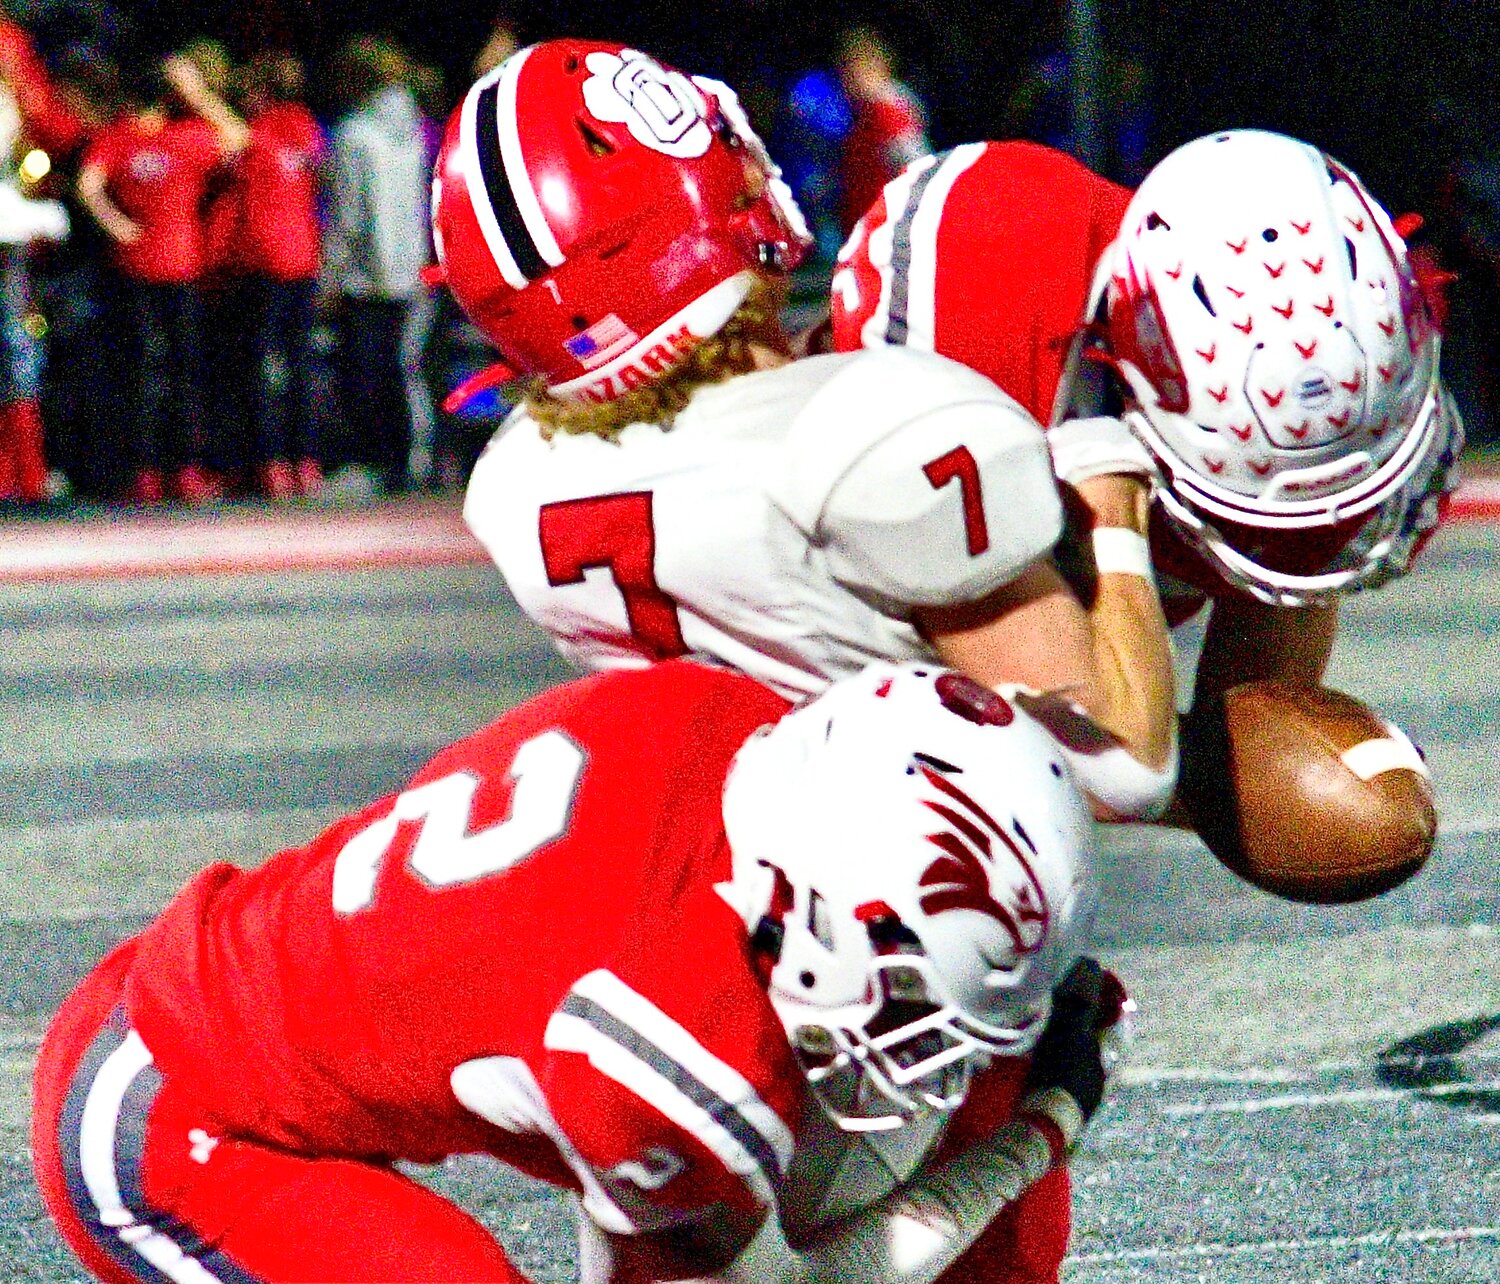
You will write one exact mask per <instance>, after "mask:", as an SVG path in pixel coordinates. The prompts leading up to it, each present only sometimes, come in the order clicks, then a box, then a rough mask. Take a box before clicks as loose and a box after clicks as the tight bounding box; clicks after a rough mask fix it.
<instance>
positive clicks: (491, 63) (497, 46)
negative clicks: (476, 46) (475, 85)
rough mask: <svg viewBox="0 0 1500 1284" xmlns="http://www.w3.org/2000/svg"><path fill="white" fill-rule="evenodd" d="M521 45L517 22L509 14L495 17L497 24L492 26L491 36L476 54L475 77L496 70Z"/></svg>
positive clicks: (477, 77)
mask: <svg viewBox="0 0 1500 1284" xmlns="http://www.w3.org/2000/svg"><path fill="white" fill-rule="evenodd" d="M520 47H521V40H520V37H519V36H518V35H517V34H516V24H515V23H514V22H513V21H512V20H511V17H510V15H509V14H507V13H501V14H500V15H499V16H498V17H497V18H496V19H495V25H494V26H493V27H491V28H490V36H489V39H488V40H486V41H485V42H484V47H483V48H481V49H480V51H479V52H478V53H477V54H475V55H474V66H473V69H472V70H473V73H474V79H475V80H478V79H479V78H480V77H481V76H485V75H488V74H489V73H490V72H492V71H494V70H495V68H496V67H498V66H499V65H500V64H501V63H502V62H504V61H505V60H506V59H507V58H509V57H510V56H511V54H513V53H515V52H516V50H518V49H519V48H520Z"/></svg>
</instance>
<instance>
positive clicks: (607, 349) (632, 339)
mask: <svg viewBox="0 0 1500 1284" xmlns="http://www.w3.org/2000/svg"><path fill="white" fill-rule="evenodd" d="M639 341H640V336H639V335H637V334H636V332H635V331H634V330H632V329H631V328H630V327H629V326H628V325H626V324H625V323H624V322H623V321H621V320H620V318H619V317H617V316H616V315H615V314H614V313H613V312H611V313H610V314H609V315H608V316H607V317H605V318H604V319H603V320H602V321H595V322H594V324H593V325H591V326H589V328H588V329H587V330H582V331H580V332H579V333H578V334H575V335H574V336H573V337H572V338H571V339H564V340H563V347H564V348H566V349H567V350H568V355H569V356H571V357H573V358H574V359H575V360H576V361H578V362H579V363H580V364H581V365H582V366H583V368H584V369H585V370H592V369H594V367H595V366H602V365H604V364H605V363H606V362H608V361H613V360H614V359H615V358H616V357H618V356H620V355H621V354H622V353H624V352H628V351H629V350H630V348H631V346H632V345H634V344H636V343H638V342H639Z"/></svg>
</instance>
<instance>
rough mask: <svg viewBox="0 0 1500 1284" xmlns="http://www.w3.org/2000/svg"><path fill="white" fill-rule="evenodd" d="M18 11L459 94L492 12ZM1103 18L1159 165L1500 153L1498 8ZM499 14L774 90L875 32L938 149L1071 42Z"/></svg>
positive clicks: (718, 12) (878, 6)
mask: <svg viewBox="0 0 1500 1284" xmlns="http://www.w3.org/2000/svg"><path fill="white" fill-rule="evenodd" d="M10 7H11V8H12V9H13V10H15V11H16V12H17V13H18V14H19V15H20V16H22V17H24V18H26V19H27V20H28V21H31V22H33V24H35V25H39V26H40V27H41V28H42V34H43V35H44V36H46V35H47V34H48V31H47V28H48V27H54V28H61V27H63V26H75V25H78V24H81V23H85V22H88V21H89V20H90V18H91V17H92V18H94V20H96V21H97V16H98V15H99V14H101V13H105V12H106V11H108V10H110V9H113V11H114V13H115V15H116V17H115V19H114V22H115V23H116V25H117V26H120V27H124V28H126V29H127V30H131V29H133V30H131V37H132V43H134V44H136V45H138V46H140V47H141V48H143V49H145V50H148V51H150V50H158V51H159V50H162V49H166V48H169V47H171V46H172V45H174V44H177V43H180V42H181V41H183V40H185V39H187V38H189V37H191V36H194V35H198V34H202V33H207V34H211V35H216V36H219V37H221V38H223V39H225V40H227V41H228V42H229V44H230V46H231V48H232V49H233V50H234V51H236V52H238V53H245V52H249V51H251V50H253V49H256V48H260V47H263V46H265V45H268V44H271V45H284V46H291V47H293V48H296V49H298V50H299V51H300V52H302V53H304V54H305V55H307V56H309V57H310V58H311V59H312V61H313V62H314V64H317V63H318V62H319V61H321V60H323V59H325V58H326V57H327V56H328V55H329V54H330V53H331V52H332V50H333V49H334V48H335V47H336V46H337V44H338V42H339V41H340V40H342V39H343V38H344V37H345V36H347V35H348V34H351V33H353V32H357V31H365V30H376V31H383V32H389V33H391V34H394V35H397V36H399V37H400V38H401V39H402V40H403V41H404V42H405V43H406V44H407V45H408V46H409V47H411V48H412V50H413V51H414V52H415V53H416V54H417V55H418V56H419V57H420V58H422V59H423V60H425V61H430V62H434V63H437V64H439V65H440V66H442V67H443V68H444V70H445V71H446V72H447V73H448V75H449V82H450V87H451V88H452V90H453V91H454V92H455V93H456V92H457V91H458V90H460V89H461V88H462V87H463V81H464V79H465V77H466V74H467V68H468V63H469V60H470V59H471V58H472V56H473V54H474V52H475V51H476V50H477V49H478V48H479V46H480V45H481V44H482V43H483V41H484V38H485V36H486V34H487V32H488V30H489V27H490V25H491V23H492V22H493V21H494V19H495V17H496V15H497V13H498V12H499V10H498V8H497V6H495V5H493V4H491V3H486V0H478V2H475V0H447V2H446V3H444V2H443V0H426V2H424V3H410V2H409V0H343V2H340V3H319V2H317V0H171V2H166V3H164V2H163V0H152V2H151V3H147V4H141V3H135V4H132V3H129V2H128V0H117V2H116V3H114V4H113V5H109V4H106V3H105V0H11V2H10ZM1097 7H1098V9H1099V10H1100V16H1101V24H1102V28H1103V36H1104V44H1105V46H1106V48H1107V50H1108V51H1109V53H1110V54H1111V55H1112V56H1113V58H1114V59H1116V60H1117V61H1123V62H1126V63H1133V64H1134V65H1135V68H1134V69H1135V70H1138V72H1139V73H1140V75H1141V76H1143V84H1144V88H1145V93H1146V96H1147V98H1148V101H1149V104H1150V107H1151V117H1152V129H1151V135H1152V137H1151V150H1152V152H1153V155H1152V159H1155V158H1156V157H1157V156H1159V155H1161V154H1163V153H1164V152H1165V151H1167V150H1170V148H1171V147H1173V146H1175V145H1176V144H1177V143H1180V142H1183V141H1185V140H1186V139H1188V138H1191V137H1194V136H1196V135H1198V134H1202V133H1206V132H1208V131H1210V130H1212V129H1217V128H1223V127H1229V126H1239V125H1258V126H1262V127H1266V128H1272V129H1280V130H1283V131H1285V132H1288V133H1292V134H1295V135H1297V136H1299V137H1302V138H1306V139H1307V140H1308V141H1310V142H1314V143H1317V144H1319V145H1320V146H1322V147H1324V148H1326V149H1327V150H1329V151H1331V152H1333V153H1334V154H1335V155H1337V156H1338V157H1339V158H1340V159H1342V160H1344V161H1345V162H1346V163H1348V164H1349V165H1351V166H1352V167H1353V168H1355V169H1357V170H1358V171H1359V172H1360V173H1361V175H1362V176H1363V177H1364V178H1365V180H1366V182H1367V183H1368V184H1369V185H1370V186H1372V187H1373V188H1374V190H1375V191H1376V192H1377V194H1378V195H1380V196H1381V197H1382V198H1383V199H1384V200H1385V201H1386V203H1387V204H1393V205H1397V206H1401V205H1416V204H1421V203H1425V202H1423V201H1422V200H1421V199H1420V198H1422V197H1423V196H1430V194H1431V193H1433V192H1435V191H1436V188H1437V185H1438V182H1439V179H1440V177H1441V175H1442V173H1443V172H1444V169H1445V168H1446V162H1447V161H1448V159H1449V158H1450V157H1451V156H1452V155H1453V154H1454V153H1455V152H1456V151H1460V150H1463V149H1464V148H1466V147H1468V148H1472V147H1473V146H1474V145H1475V141H1476V140H1475V136H1478V141H1480V142H1484V143H1488V144H1490V145H1494V144H1495V143H1496V142H1497V141H1500V131H1497V128H1496V126H1497V117H1500V113H1497V110H1496V102H1495V99H1496V97H1497V95H1496V93H1495V89H1494V77H1495V74H1496V62H1497V53H1500V5H1495V4H1490V3H1486V2H1485V0H1477V2H1476V0H1467V2H1466V0H1424V2H1423V3H1420V4H1417V3H1410V2H1408V3H1399V2H1394V0H1340V2H1339V3H1329V2H1327V0H1277V3H1275V4H1264V5H1250V4H1244V3H1218V4H1211V3H1199V4H1189V5H1184V4H1181V3H1173V2H1170V0H1102V2H1100V3H1098V6H1097ZM505 12H506V13H507V14H508V15H509V16H510V17H511V18H512V19H513V20H514V21H515V23H516V25H517V26H518V28H519V30H520V34H521V36H522V38H523V40H530V39H539V38H545V37H548V36H554V35H585V36H596V37H602V38H613V39H625V40H629V41H631V42H632V43H635V44H638V45H640V46H642V47H643V48H646V49H648V50H650V51H651V52H654V53H657V54H659V55H660V56H662V57H665V58H668V59H670V60H673V61H677V62H679V63H681V64H683V65H686V66H688V67H689V69H691V70H694V71H707V72H710V73H714V74H719V75H722V76H724V77H725V78H727V79H731V81H732V82H733V81H739V82H742V83H748V82H750V81H752V80H754V79H762V80H766V81H770V82H772V83H773V84H774V83H776V82H778V81H779V82H784V83H790V81H791V80H792V79H794V78H795V77H796V75H797V74H798V73H799V72H801V71H805V70H807V69H809V68H812V67H816V66H819V65H827V62H828V61H829V58H830V54H831V49H832V46H833V43H834V41H835V40H836V39H837V36H838V34H839V33H840V31H841V30H842V29H843V28H844V27H845V26H847V25H848V24H849V23H852V22H854V21H859V20H865V21H869V22H872V23H873V24H874V25H875V26H877V27H878V28H879V29H880V30H881V31H882V32H883V33H884V35H885V36H886V37H887V39H888V40H889V41H890V42H891V44H892V45H893V46H894V47H895V49H896V51H897V52H898V54H899V55H900V56H901V58H902V63H903V65H902V72H903V75H904V78H905V79H906V80H907V81H908V82H909V83H911V84H912V85H913V87H914V88H916V89H917V90H918V92H919V93H920V94H921V95H922V96H923V97H924V98H925V99H926V101H927V103H928V105H929V108H930V110H931V113H932V118H933V134H934V138H935V141H936V142H938V143H939V144H947V143H952V142H957V141H963V140H967V139H972V138H976V137H982V136H986V135H988V136H994V135H997V134H1003V133H1005V132H1006V128H1005V127H1006V125H1007V124H1011V123H1013V122H1012V121H1011V120H1009V119H1008V117H1007V107H1008V104H1009V103H1010V101H1011V99H1012V96H1013V95H1014V93H1015V91H1016V89H1017V88H1018V86H1020V85H1021V83H1022V82H1023V80H1024V79H1025V77H1026V74H1027V70H1028V66H1029V64H1030V63H1031V62H1032V61H1033V60H1034V59H1036V58H1037V57H1039V56H1041V55H1043V54H1044V53H1046V52H1047V51H1048V50H1051V49H1055V48H1058V47H1060V46H1061V45H1062V44H1063V43H1064V39H1065V34H1064V33H1065V21H1064V13H1065V6H1064V5H1062V4H1060V3H1058V2H1057V0H1011V2H1010V3H1002V4H993V5H977V4H968V3H952V2H951V0H948V2H942V0H875V2H865V3H853V2H851V0H691V2H690V3H688V2H684V0H654V2H653V3H651V4H648V5H635V6H631V5H622V4H598V3H558V2H556V0H530V2H529V3H526V2H520V0H518V2H516V3H511V4H509V5H507V6H505ZM1107 102H1108V95H1106V103H1107ZM1105 167H1106V168H1109V165H1108V164H1107V163H1106V166H1105Z"/></svg>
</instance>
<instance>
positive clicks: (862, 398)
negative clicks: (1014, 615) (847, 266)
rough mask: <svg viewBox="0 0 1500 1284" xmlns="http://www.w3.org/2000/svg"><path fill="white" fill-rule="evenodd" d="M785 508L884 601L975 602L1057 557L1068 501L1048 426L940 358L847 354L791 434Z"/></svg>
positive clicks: (780, 497)
mask: <svg viewBox="0 0 1500 1284" xmlns="http://www.w3.org/2000/svg"><path fill="white" fill-rule="evenodd" d="M786 449H787V458H786V466H785V470H784V474H783V476H782V477H781V479H780V482H779V484H778V485H777V487H776V490H777V493H776V495H775V498H776V500H777V503H778V504H779V505H780V507H781V508H782V509H783V511H785V512H786V514H787V516H788V517H789V518H790V519H791V520H792V521H793V522H794V523H795V524H796V525H797V526H798V527H799V528H800V529H801V530H802V531H803V532H804V534H805V535H806V536H807V538H808V540H809V541H810V542H811V543H812V544H813V545H814V546H815V547H817V548H820V549H822V550H823V551H824V553H825V555H826V557H827V559H828V565H829V568H830V571H831V573H832V574H833V576H834V578H835V579H837V580H838V581H839V582H840V583H842V584H844V585H845V586H846V587H847V588H849V589H851V590H852V591H855V592H857V593H860V594H862V595H864V596H867V597H870V598H872V599H874V600H875V601H876V602H877V603H878V604H881V605H883V607H884V608H885V609H889V610H892V611H893V613H897V614H899V613H901V612H900V610H899V608H902V607H913V606H917V607H920V606H945V605H951V604H956V603H960V602H968V601H974V600H976V599H978V598H981V597H984V596H985V595H986V594H988V593H991V592H993V591H995V590H996V589H998V588H1000V587H1001V586H1003V585H1004V584H1007V583H1009V582H1010V580H1012V579H1014V578H1015V577H1016V575H1017V574H1019V573H1020V571H1021V570H1022V569H1023V568H1024V567H1025V566H1027V565H1028V564H1029V563H1030V562H1032V561H1034V560H1035V559H1037V558H1038V557H1041V556H1043V555H1044V554H1046V553H1047V552H1048V551H1049V550H1050V549H1051V548H1052V546H1053V544H1054V543H1055V542H1056V541H1057V538H1058V535H1059V534H1060V533H1061V530H1062V505H1061V501H1060V499H1059V497H1058V493H1057V486H1056V483H1055V482H1054V480H1053V476H1052V466H1051V458H1050V456H1049V454H1048V450H1047V442H1046V437H1045V435H1044V433H1043V432H1042V429H1041V427H1040V426H1039V425H1038V424H1037V422H1036V421H1035V420H1034V419H1032V418H1031V416H1030V415H1029V414H1027V413H1026V411H1025V410H1023V409H1022V408H1021V406H1019V405H1018V404H1017V403H1016V402H1015V401H1013V400H1011V398H1009V397H1007V396H1006V395H1005V394H1004V393H1003V392H1001V391H1000V390H999V389H998V388H997V387H995V385H994V384H992V383H991V382H990V381H989V380H988V379H986V378H984V376H982V375H979V374H976V373H974V372H973V371H972V370H969V369H966V368H965V367H963V366H960V365H958V364H957V363H956V362H952V361H948V360H947V359H945V358H943V357H938V356H934V355H933V354H931V353H926V352H920V351H914V350H911V349H905V348H877V349H870V350H868V351H865V352H863V353H860V354H858V355H856V356H853V357H850V358H848V359H847V360H846V361H845V362H844V363H843V364H842V365H841V366H840V368H839V369H838V371H837V373H836V374H835V375H834V377H833V378H831V379H830V380H829V381H828V383H826V384H825V385H824V386H823V387H822V388H821V389H819V391H818V392H817V393H816V394H815V395H814V396H813V397H812V398H811V399H810V400H809V401H808V403H807V404H806V406H805V407H804V408H803V409H802V411H801V413H799V414H798V415H797V417H796V419H795V421H794V422H793V424H792V425H791V427H790V430H789V432H788V436H787V445H786Z"/></svg>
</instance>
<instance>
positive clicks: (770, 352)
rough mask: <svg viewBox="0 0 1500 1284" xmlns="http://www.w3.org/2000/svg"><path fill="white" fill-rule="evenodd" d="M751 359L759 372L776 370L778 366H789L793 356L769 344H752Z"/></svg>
mask: <svg viewBox="0 0 1500 1284" xmlns="http://www.w3.org/2000/svg"><path fill="white" fill-rule="evenodd" d="M750 359H751V360H752V361H753V362H754V363H755V368H756V369H757V370H775V369H776V368H777V367H778V366H784V365H786V364H788V363H789V362H790V361H791V360H792V354H791V353H789V352H786V351H784V350H781V349H779V348H775V347H773V346H771V345H770V344H768V343H759V342H752V343H751V344H750Z"/></svg>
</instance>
